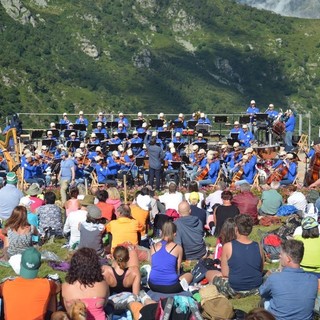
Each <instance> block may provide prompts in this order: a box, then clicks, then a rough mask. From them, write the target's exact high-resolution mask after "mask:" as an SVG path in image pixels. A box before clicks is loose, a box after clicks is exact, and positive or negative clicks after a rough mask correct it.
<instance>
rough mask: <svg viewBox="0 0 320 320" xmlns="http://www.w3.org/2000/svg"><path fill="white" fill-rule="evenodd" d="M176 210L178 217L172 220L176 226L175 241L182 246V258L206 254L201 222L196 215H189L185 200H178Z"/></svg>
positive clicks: (196, 258) (198, 256)
mask: <svg viewBox="0 0 320 320" xmlns="http://www.w3.org/2000/svg"><path fill="white" fill-rule="evenodd" d="M178 212H179V214H180V218H179V219H177V220H176V221H175V222H174V223H175V225H176V226H177V234H176V237H175V242H176V243H177V244H179V245H181V246H182V247H183V259H184V260H198V259H201V258H202V257H204V256H205V254H206V244H205V242H204V239H203V238H204V231H203V225H202V222H201V221H200V220H199V218H198V217H194V216H191V209H190V205H189V203H188V202H187V201H182V202H180V204H179V206H178Z"/></svg>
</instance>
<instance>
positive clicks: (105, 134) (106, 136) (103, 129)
mask: <svg viewBox="0 0 320 320" xmlns="http://www.w3.org/2000/svg"><path fill="white" fill-rule="evenodd" d="M93 132H94V133H102V134H103V136H104V138H105V139H108V138H109V135H108V132H107V130H106V128H102V122H98V123H97V127H96V128H95V129H94V130H93Z"/></svg>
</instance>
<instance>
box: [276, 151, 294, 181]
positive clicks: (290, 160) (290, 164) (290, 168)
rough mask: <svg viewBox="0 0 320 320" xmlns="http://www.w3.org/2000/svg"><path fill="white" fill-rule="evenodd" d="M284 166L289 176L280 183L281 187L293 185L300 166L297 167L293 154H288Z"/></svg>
mask: <svg viewBox="0 0 320 320" xmlns="http://www.w3.org/2000/svg"><path fill="white" fill-rule="evenodd" d="M283 166H284V168H283V170H284V169H285V170H286V171H287V174H286V175H284V177H283V178H282V180H281V181H280V184H281V185H289V184H292V183H293V182H294V180H295V179H296V176H297V174H298V171H297V169H298V166H297V163H296V162H295V161H294V156H293V154H292V153H288V154H287V155H286V158H285V160H284V163H283Z"/></svg>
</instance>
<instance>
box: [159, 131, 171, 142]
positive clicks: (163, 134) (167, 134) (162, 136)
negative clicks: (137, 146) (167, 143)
mask: <svg viewBox="0 0 320 320" xmlns="http://www.w3.org/2000/svg"><path fill="white" fill-rule="evenodd" d="M158 138H159V139H161V140H165V139H171V132H170V131H160V132H158Z"/></svg>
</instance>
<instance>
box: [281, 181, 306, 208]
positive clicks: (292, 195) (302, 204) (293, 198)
mask: <svg viewBox="0 0 320 320" xmlns="http://www.w3.org/2000/svg"><path fill="white" fill-rule="evenodd" d="M286 190H287V192H288V195H289V197H288V200H287V204H288V205H292V206H295V207H296V209H297V210H298V211H300V212H301V213H302V212H304V211H305V210H306V207H307V204H308V202H307V198H306V196H305V195H304V194H303V193H302V192H300V191H297V186H295V185H293V184H290V185H288V186H287V187H286Z"/></svg>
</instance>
